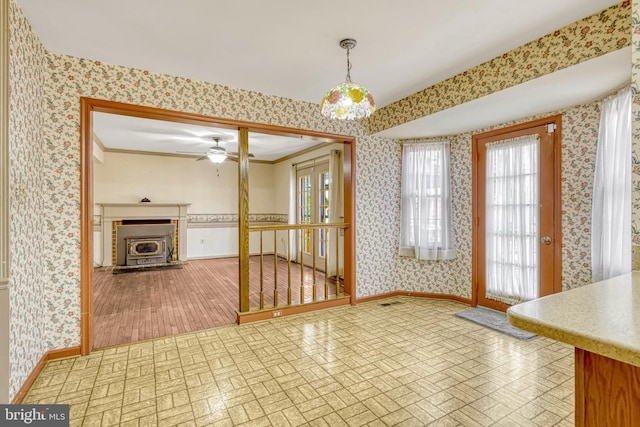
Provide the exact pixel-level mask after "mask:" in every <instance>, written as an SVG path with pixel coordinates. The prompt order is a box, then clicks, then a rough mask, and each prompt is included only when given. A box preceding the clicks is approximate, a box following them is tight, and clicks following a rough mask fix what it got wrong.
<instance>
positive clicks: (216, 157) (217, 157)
mask: <svg viewBox="0 0 640 427" xmlns="http://www.w3.org/2000/svg"><path fill="white" fill-rule="evenodd" d="M207 157H208V158H209V160H211V161H212V162H213V163H222V162H224V159H226V158H227V154H226V153H210V154H207Z"/></svg>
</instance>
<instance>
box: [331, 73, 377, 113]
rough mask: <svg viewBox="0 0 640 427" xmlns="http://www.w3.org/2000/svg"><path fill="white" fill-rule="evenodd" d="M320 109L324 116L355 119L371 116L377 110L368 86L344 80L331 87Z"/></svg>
mask: <svg viewBox="0 0 640 427" xmlns="http://www.w3.org/2000/svg"><path fill="white" fill-rule="evenodd" d="M320 109H321V111H322V114H323V115H324V116H327V117H329V118H332V119H340V120H354V119H362V118H365V117H369V116H370V115H371V113H373V112H374V111H375V109H376V104H375V102H374V100H373V96H372V95H371V93H369V90H367V88H365V87H362V86H360V85H359V84H357V83H353V82H344V83H340V84H339V85H337V86H334V87H332V88H331V89H329V91H328V92H327V94H326V95H325V96H324V98H323V99H322V104H321V105H320Z"/></svg>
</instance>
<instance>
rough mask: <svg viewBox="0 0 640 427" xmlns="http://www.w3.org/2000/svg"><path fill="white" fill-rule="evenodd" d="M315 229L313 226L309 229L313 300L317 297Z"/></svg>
mask: <svg viewBox="0 0 640 427" xmlns="http://www.w3.org/2000/svg"><path fill="white" fill-rule="evenodd" d="M316 231H318V230H317V229H315V228H313V229H312V230H311V256H312V257H313V261H312V263H311V264H312V265H313V300H314V301H315V300H316V299H317V296H318V295H317V289H316V234H317V233H316Z"/></svg>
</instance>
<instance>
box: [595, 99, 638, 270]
mask: <svg viewBox="0 0 640 427" xmlns="http://www.w3.org/2000/svg"><path fill="white" fill-rule="evenodd" d="M600 110H601V111H600V130H599V131H598V150H597V154H596V172H595V178H594V185H593V209H592V216H591V262H592V278H593V280H594V281H599V280H604V279H608V278H610V277H614V276H619V275H620V274H624V273H628V272H630V271H631V168H632V164H631V90H630V89H625V90H623V91H622V92H620V93H619V94H617V95H615V96H613V97H612V98H610V99H608V100H605V101H604V102H602V104H601V105H600Z"/></svg>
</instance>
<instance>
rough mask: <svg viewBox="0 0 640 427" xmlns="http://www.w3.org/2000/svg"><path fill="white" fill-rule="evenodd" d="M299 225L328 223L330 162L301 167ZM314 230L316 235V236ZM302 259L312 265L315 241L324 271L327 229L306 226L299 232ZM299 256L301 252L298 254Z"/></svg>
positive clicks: (298, 177)
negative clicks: (306, 227)
mask: <svg viewBox="0 0 640 427" xmlns="http://www.w3.org/2000/svg"><path fill="white" fill-rule="evenodd" d="M297 181H298V185H297V188H298V218H297V220H298V224H317V223H329V222H330V218H329V185H330V178H329V163H321V164H318V165H314V166H310V167H307V168H302V169H298V171H297ZM314 233H315V236H314ZM299 242H300V243H301V245H302V246H301V249H302V250H301V251H300V249H299V251H300V252H301V253H302V258H303V259H302V262H303V263H304V264H305V265H307V266H312V265H313V255H314V251H313V244H314V242H315V245H316V248H315V256H316V268H317V269H318V270H324V264H325V261H324V259H325V256H326V252H327V244H328V235H327V234H326V233H325V231H324V230H315V231H314V230H312V229H303V230H301V231H300V236H299ZM297 258H300V254H298V257H297Z"/></svg>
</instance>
